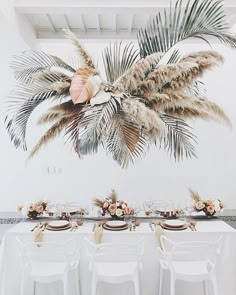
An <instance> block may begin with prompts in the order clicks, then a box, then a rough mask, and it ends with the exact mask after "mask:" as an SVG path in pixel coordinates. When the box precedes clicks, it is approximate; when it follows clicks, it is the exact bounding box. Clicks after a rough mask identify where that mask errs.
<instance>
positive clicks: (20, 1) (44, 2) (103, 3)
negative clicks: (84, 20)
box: [14, 0, 236, 9]
mask: <svg viewBox="0 0 236 295" xmlns="http://www.w3.org/2000/svg"><path fill="white" fill-rule="evenodd" d="M187 1H188V0H183V5H185V4H186V3H187ZM223 4H224V7H236V1H235V0H224V2H223ZM14 5H15V7H18V8H19V9H20V8H22V9H23V8H28V9H30V8H35V7H37V8H39V7H47V8H49V7H54V8H55V7H58V8H59V7H61V8H66V7H72V8H76V7H79V8H82V7H87V8H89V7H91V8H94V7H101V8H106V7H125V8H128V7H132V8H133V7H142V8H143V7H169V6H170V2H169V1H167V0H158V1H157V0H145V1H143V0H135V1H133V0H119V1H111V0H99V5H98V1H97V0H90V1H88V0H80V1H78V0H57V1H56V4H55V1H50V0H34V1H32V0H16V1H15V4H14Z"/></svg>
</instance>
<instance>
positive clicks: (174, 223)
mask: <svg viewBox="0 0 236 295" xmlns="http://www.w3.org/2000/svg"><path fill="white" fill-rule="evenodd" d="M164 224H165V225H167V226H170V227H181V226H184V225H185V222H184V221H183V220H178V219H173V220H172V219H171V220H166V221H165V222H164Z"/></svg>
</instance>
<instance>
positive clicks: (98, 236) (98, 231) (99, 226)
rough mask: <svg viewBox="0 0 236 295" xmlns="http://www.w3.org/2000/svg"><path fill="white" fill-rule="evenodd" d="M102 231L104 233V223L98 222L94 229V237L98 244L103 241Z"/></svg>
mask: <svg viewBox="0 0 236 295" xmlns="http://www.w3.org/2000/svg"><path fill="white" fill-rule="evenodd" d="M102 233H103V227H102V223H97V224H96V227H95V230H94V238H95V242H96V244H101V242H102Z"/></svg>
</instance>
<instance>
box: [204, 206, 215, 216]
mask: <svg viewBox="0 0 236 295" xmlns="http://www.w3.org/2000/svg"><path fill="white" fill-rule="evenodd" d="M206 210H207V213H209V214H210V215H214V213H215V206H213V205H210V206H207V207H206Z"/></svg>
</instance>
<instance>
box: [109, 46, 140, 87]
mask: <svg viewBox="0 0 236 295" xmlns="http://www.w3.org/2000/svg"><path fill="white" fill-rule="evenodd" d="M138 56H139V51H138V50H137V49H134V45H132V43H129V44H126V45H125V47H123V46H122V42H120V43H117V42H115V43H114V44H113V46H112V45H111V44H110V46H107V47H106V48H105V49H104V52H103V64H104V68H105V73H106V78H107V81H108V82H109V83H110V84H112V83H113V82H115V81H116V80H117V79H118V78H119V77H120V76H121V75H122V74H123V73H124V72H125V71H126V70H128V69H129V68H130V67H131V66H132V64H133V63H134V62H135V61H137V59H138Z"/></svg>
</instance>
